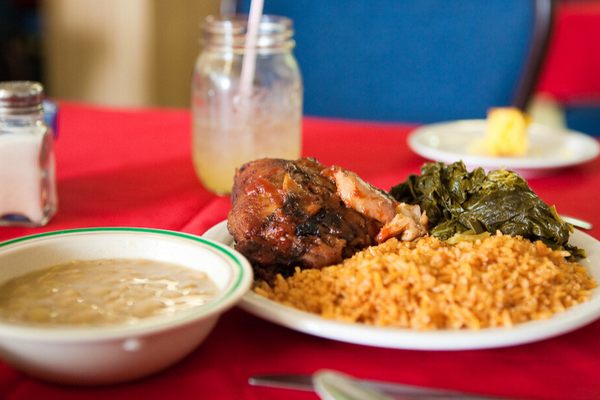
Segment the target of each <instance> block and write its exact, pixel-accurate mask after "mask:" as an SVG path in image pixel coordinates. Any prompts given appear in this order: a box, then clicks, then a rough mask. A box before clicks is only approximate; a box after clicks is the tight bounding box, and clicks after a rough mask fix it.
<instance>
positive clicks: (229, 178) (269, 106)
mask: <svg viewBox="0 0 600 400" xmlns="http://www.w3.org/2000/svg"><path fill="white" fill-rule="evenodd" d="M246 27H247V20H246V19H245V18H244V17H242V16H234V17H229V18H224V19H217V18H215V17H208V18H207V19H206V20H205V23H204V50H203V51H202V53H201V54H200V56H199V57H198V60H197V62H196V66H195V70H194V76H193V82H192V118H193V121H192V126H193V133H192V154H193V160H194V167H195V170H196V173H197V174H198V177H199V178H200V180H201V181H202V183H203V184H204V186H205V187H206V188H207V189H209V190H211V191H213V192H215V193H218V194H227V193H229V192H230V191H231V185H232V183H233V176H234V173H235V169H236V168H238V167H239V166H240V165H242V164H244V163H245V162H248V161H251V160H254V159H257V158H262V157H273V158H285V159H295V158H298V157H299V156H300V151H301V128H302V80H301V77H300V72H299V69H298V65H297V63H296V60H295V58H294V56H293V54H292V49H293V47H294V41H293V39H292V34H293V31H292V23H291V20H289V19H288V18H284V17H278V16H269V15H264V16H262V17H261V20H260V24H259V28H258V33H257V38H256V42H255V46H254V49H253V51H254V54H253V57H255V69H254V75H253V79H252V81H251V87H250V89H251V90H250V91H249V92H248V95H247V96H245V95H244V91H243V90H242V87H241V84H242V83H241V79H240V78H241V71H242V61H243V58H244V56H246V55H247V46H246V29H247V28H246Z"/></svg>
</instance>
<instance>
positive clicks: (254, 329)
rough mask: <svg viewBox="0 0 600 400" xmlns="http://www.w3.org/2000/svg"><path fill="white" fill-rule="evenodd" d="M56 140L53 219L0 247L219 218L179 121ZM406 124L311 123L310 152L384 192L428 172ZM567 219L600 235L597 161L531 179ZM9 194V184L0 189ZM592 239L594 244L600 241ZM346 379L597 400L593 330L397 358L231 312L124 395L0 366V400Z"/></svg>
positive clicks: (278, 395)
mask: <svg viewBox="0 0 600 400" xmlns="http://www.w3.org/2000/svg"><path fill="white" fill-rule="evenodd" d="M59 124H60V137H59V139H58V142H57V144H56V153H57V163H58V165H57V168H58V188H59V197H60V212H59V213H58V214H57V216H56V217H55V218H54V219H53V220H52V221H51V222H50V224H49V225H48V226H46V227H44V228H42V229H24V228H18V229H17V228H0V239H8V238H12V237H16V236H20V235H25V234H31V233H34V232H38V231H41V230H56V229H63V228H73V227H86V226H116V225H121V226H123V225H128V226H144V227H154V228H164V229H174V230H181V231H185V232H191V233H196V234H201V233H203V232H204V231H205V230H206V229H207V228H208V227H210V226H212V225H213V224H215V223H217V222H219V221H221V220H223V219H224V218H225V216H226V212H227V210H228V208H229V200H228V198H226V197H217V196H214V195H212V194H210V193H208V192H207V191H205V190H204V189H203V188H202V186H201V184H200V183H199V182H198V180H197V179H196V177H195V175H194V171H193V169H192V163H191V157H190V149H189V148H190V138H189V136H190V134H189V132H190V118H189V114H188V113H187V112H186V111H180V110H143V111H124V110H110V109H100V108H93V107H87V106H81V105H74V104H63V105H62V110H61V117H60V121H59ZM410 130H411V127H409V126H402V125H384V124H374V123H359V122H344V121H335V120H324V119H306V120H305V123H304V154H305V155H309V156H313V157H317V158H318V159H320V160H321V161H322V162H324V163H327V164H339V165H342V166H344V167H347V168H350V169H353V170H355V171H357V172H358V173H359V174H360V175H362V176H363V177H364V178H365V179H366V180H368V181H370V182H372V183H373V184H375V185H378V186H380V187H382V188H389V187H390V186H391V185H393V184H395V183H398V182H399V181H402V180H404V179H405V177H406V176H407V174H409V173H416V172H418V169H419V166H420V165H421V164H422V163H423V162H424V160H423V159H422V158H420V157H419V156H416V155H414V154H413V153H411V152H410V150H409V149H408V148H407V146H406V137H407V134H408V133H409V131H410ZM530 184H531V186H532V187H533V189H534V190H536V191H537V192H538V193H539V194H540V196H541V197H542V198H543V199H545V200H546V201H547V202H549V203H552V204H556V205H557V206H558V209H559V211H560V212H562V213H566V214H572V215H576V216H579V217H581V218H585V219H588V220H590V221H592V222H593V223H594V224H595V226H600V211H599V209H598V206H597V203H596V199H597V196H598V195H600V159H599V160H596V161H594V162H592V163H588V164H586V165H583V166H580V167H577V168H572V169H568V170H564V171H561V172H560V173H558V174H556V175H553V176H547V177H543V178H537V179H534V180H531V181H530ZM0 190H5V188H0ZM598 233H599V231H598V229H596V230H595V231H592V235H595V236H596V237H597V236H598ZM321 368H331V369H337V370H341V371H345V372H347V373H350V374H352V375H356V376H360V377H364V378H372V379H384V380H390V381H397V382H404V383H409V384H415V385H426V386H433V387H440V388H450V389H456V390H465V391H474V392H480V393H486V394H490V395H497V396H506V397H519V398H548V399H565V398H569V399H598V398H600V379H598V371H600V322H595V323H592V324H590V325H588V326H586V327H584V328H582V329H579V330H577V331H575V332H572V333H569V334H566V335H563V336H560V337H557V338H554V339H549V340H544V341H541V342H537V343H533V344H527V345H521V346H516V347H509V348H503V349H495V350H477V351H458V352H450V351H404V350H389V349H381V348H374V347H366V346H359V345H353V344H347V343H341V342H336V341H332V340H328V339H322V338H318V337H313V336H309V335H306V334H302V333H299V332H295V331H292V330H289V329H286V328H283V327H280V326H277V325H274V324H271V323H269V322H265V321H263V320H260V319H258V318H256V317H254V316H252V315H250V314H247V313H245V312H243V311H241V310H239V309H233V310H231V311H229V312H227V313H226V314H225V315H224V316H223V317H222V318H221V320H220V321H219V324H218V325H217V327H216V329H215V330H214V331H213V332H212V334H211V335H210V336H209V338H208V339H207V340H206V342H205V343H204V344H203V345H201V346H200V347H199V348H198V349H197V350H196V351H194V352H193V353H192V354H191V355H190V356H189V357H187V358H186V359H185V360H183V361H182V362H180V363H179V364H177V365H175V366H174V367H172V368H170V369H168V370H166V371H164V372H161V373H159V374H157V375H155V376H152V377H149V378H146V379H143V380H140V381H137V382H133V383H129V384H123V385H118V386H109V387H101V388H80V387H67V386H59V385H54V384H48V383H44V382H41V381H38V380H36V379H32V378H30V377H27V376H25V375H23V374H21V373H20V372H17V371H15V370H13V369H12V368H10V367H8V366H7V365H5V364H3V363H2V362H0V398H2V399H8V400H20V399H99V400H100V399H102V400H104V399H111V400H119V399H131V398H143V399H144V400H152V399H157V400H158V399H160V400H162V399H165V398H182V399H185V398H194V399H204V398H207V399H208V398H210V399H266V400H268V399H282V398H284V399H315V398H316V396H315V395H314V394H312V393H305V392H293V391H283V390H278V389H266V388H255V387H250V386H248V385H247V384H246V380H247V378H248V377H249V376H250V375H253V374H258V373H269V372H284V371H285V372H298V373H311V372H313V371H315V370H317V369H321Z"/></svg>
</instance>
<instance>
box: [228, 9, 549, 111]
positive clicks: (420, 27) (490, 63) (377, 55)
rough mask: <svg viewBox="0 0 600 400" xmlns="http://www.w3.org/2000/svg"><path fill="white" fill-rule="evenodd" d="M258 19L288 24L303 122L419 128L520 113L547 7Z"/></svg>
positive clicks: (288, 12)
mask: <svg viewBox="0 0 600 400" xmlns="http://www.w3.org/2000/svg"><path fill="white" fill-rule="evenodd" d="M249 3H250V1H249V0H243V1H241V2H240V4H239V5H238V11H239V12H242V13H247V12H248V9H249ZM265 13H267V14H278V15H284V16H287V17H290V18H291V19H292V20H293V22H294V27H295V39H296V49H295V55H296V58H297V59H298V63H299V65H300V69H301V71H302V76H303V80H304V94H305V96H304V111H305V114H307V115H316V116H328V117H342V118H352V119H365V120H379V121H403V122H420V123H424V122H434V121H442V120H450V119H463V118H481V117H484V116H485V114H486V112H487V109H488V108H489V107H492V106H506V105H516V106H518V107H524V106H525V105H526V104H527V102H528V101H529V98H530V96H531V92H532V91H533V88H534V86H535V82H536V79H537V75H538V72H539V68H540V64H541V61H542V59H543V56H544V50H545V46H546V42H547V37H548V35H549V31H550V29H549V28H550V20H551V14H552V2H551V0H485V1H482V0H451V1H448V0H368V1H367V0H349V1H339V0H265Z"/></svg>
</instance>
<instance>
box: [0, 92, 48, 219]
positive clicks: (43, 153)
mask: <svg viewBox="0 0 600 400" xmlns="http://www.w3.org/2000/svg"><path fill="white" fill-rule="evenodd" d="M43 97H44V89H43V87H42V85H41V84H39V83H37V82H29V81H10V82H0V226H3V225H4V226H7V225H21V226H41V225H45V224H46V223H47V222H48V221H49V220H50V218H51V217H52V216H53V215H54V214H55V212H56V209H57V203H58V200H57V195H56V183H55V172H54V151H53V134H52V129H50V128H49V127H48V126H47V125H46V124H45V122H44V111H43V107H42V101H43Z"/></svg>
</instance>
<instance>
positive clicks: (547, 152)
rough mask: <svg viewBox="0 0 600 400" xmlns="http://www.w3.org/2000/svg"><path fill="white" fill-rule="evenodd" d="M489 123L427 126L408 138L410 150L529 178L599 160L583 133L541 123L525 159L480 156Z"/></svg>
mask: <svg viewBox="0 0 600 400" xmlns="http://www.w3.org/2000/svg"><path fill="white" fill-rule="evenodd" d="M485 124H486V121H485V120H463V121H454V122H443V123H437V124H430V125H425V126H422V127H420V128H417V129H415V130H414V131H413V132H412V133H411V134H410V135H409V137H408V145H409V147H410V148H411V149H412V150H413V151H414V152H415V153H417V154H419V155H420V156H423V157H425V158H429V159H431V160H435V161H443V162H445V163H452V162H455V161H459V160H462V161H463V162H464V163H465V165H466V166H467V167H468V168H469V169H472V168H475V167H483V168H485V169H486V170H489V169H499V168H506V169H510V170H513V171H516V172H519V173H521V174H522V175H525V176H532V175H536V174H543V173H547V172H550V171H551V170H553V169H556V168H564V167H568V166H573V165H577V164H581V163H584V162H586V161H590V160H592V159H594V158H596V157H597V156H598V154H599V152H600V145H599V144H598V142H597V141H596V140H595V139H594V138H592V137H591V136H588V135H585V134H583V133H579V132H575V131H570V130H558V129H554V128H550V127H547V126H544V125H540V124H532V125H531V126H530V127H529V150H528V151H527V154H525V155H524V156H522V157H490V156H485V155H481V154H477V150H475V148H476V147H477V146H476V143H477V142H478V141H482V140H483V138H484V135H485Z"/></svg>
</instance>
